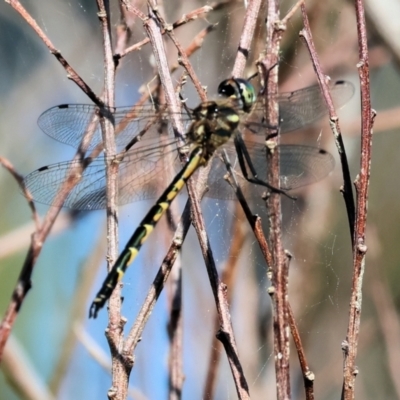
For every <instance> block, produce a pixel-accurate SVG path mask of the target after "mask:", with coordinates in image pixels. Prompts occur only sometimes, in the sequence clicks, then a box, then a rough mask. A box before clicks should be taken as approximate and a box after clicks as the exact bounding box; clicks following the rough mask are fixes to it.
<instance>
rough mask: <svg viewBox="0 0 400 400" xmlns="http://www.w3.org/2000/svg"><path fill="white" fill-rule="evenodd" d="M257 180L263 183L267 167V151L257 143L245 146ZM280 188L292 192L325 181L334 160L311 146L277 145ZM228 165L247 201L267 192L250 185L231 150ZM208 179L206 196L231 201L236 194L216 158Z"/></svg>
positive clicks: (231, 149) (222, 166) (223, 166)
mask: <svg viewBox="0 0 400 400" xmlns="http://www.w3.org/2000/svg"><path fill="white" fill-rule="evenodd" d="M246 147H247V148H248V150H249V153H250V155H251V159H252V161H253V164H254V167H255V168H256V170H257V173H258V177H259V178H260V179H262V180H265V179H266V177H267V171H268V164H267V159H266V149H265V147H264V146H262V145H260V144H258V143H251V144H250V143H246ZM279 149H280V184H281V189H284V190H291V189H296V188H299V187H301V186H305V185H310V184H311V183H315V182H317V181H319V180H321V179H323V178H325V177H326V176H327V175H328V174H329V173H330V172H331V171H332V170H333V168H334V166H335V160H334V158H333V156H332V155H331V154H329V153H328V152H326V151H325V150H321V149H319V148H317V147H312V146H301V145H280V146H279ZM226 150H227V153H228V156H229V159H230V162H231V164H232V166H233V168H234V170H235V173H236V177H237V180H238V183H239V185H240V187H241V188H242V190H243V192H244V194H245V196H246V198H252V197H257V196H258V197H259V196H260V195H261V193H262V192H265V190H266V188H265V187H263V186H259V185H255V184H252V183H249V182H247V181H246V180H245V178H244V177H243V175H242V172H241V170H240V167H239V164H238V161H237V154H236V151H235V149H234V148H233V147H227V148H226ZM212 163H213V164H212V166H211V169H210V175H209V179H208V185H209V191H208V192H207V194H206V196H208V197H212V198H217V199H225V200H234V199H236V197H235V194H234V192H233V190H232V188H231V187H230V185H229V184H228V183H227V182H226V181H225V179H224V175H225V174H226V166H225V164H224V163H223V162H222V161H221V159H220V158H219V157H214V159H213V160H212Z"/></svg>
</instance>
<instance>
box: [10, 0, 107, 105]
mask: <svg viewBox="0 0 400 400" xmlns="http://www.w3.org/2000/svg"><path fill="white" fill-rule="evenodd" d="M5 2H6V3H8V4H10V6H11V7H12V8H14V10H15V11H17V12H18V13H19V14H20V15H21V17H22V18H23V19H24V20H25V21H26V22H27V23H28V25H30V27H31V28H32V29H33V30H34V31H35V33H36V34H37V35H38V36H39V37H40V39H42V41H43V43H44V44H45V45H46V46H47V48H48V49H49V50H50V53H51V54H53V56H54V57H56V59H57V60H58V62H59V63H60V64H61V65H62V66H63V67H64V69H65V71H66V73H67V78H68V79H70V80H71V81H73V82H74V83H75V84H76V85H78V86H79V87H80V88H81V89H82V91H83V92H84V93H86V95H87V96H88V97H89V98H90V99H91V100H92V101H93V103H95V104H96V105H98V106H99V107H104V103H103V102H102V101H101V99H100V98H99V97H97V96H96V94H95V93H94V92H93V90H92V89H91V88H90V87H89V85H87V84H86V82H85V81H84V80H83V79H82V78H81V76H80V75H78V73H77V72H76V71H75V70H74V69H73V68H72V67H71V66H70V65H69V63H68V62H67V60H66V59H65V58H64V57H63V55H62V54H61V53H60V52H59V51H58V50H57V49H56V48H55V47H54V45H53V43H51V41H50V39H49V38H48V37H47V36H46V34H45V33H44V32H43V30H42V29H41V28H40V26H39V25H38V24H37V23H36V21H35V20H34V19H33V18H32V17H31V15H30V14H29V13H28V11H26V10H25V8H24V7H23V6H22V5H21V3H20V2H19V1H18V0H5Z"/></svg>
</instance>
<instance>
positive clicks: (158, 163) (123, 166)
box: [25, 79, 354, 318]
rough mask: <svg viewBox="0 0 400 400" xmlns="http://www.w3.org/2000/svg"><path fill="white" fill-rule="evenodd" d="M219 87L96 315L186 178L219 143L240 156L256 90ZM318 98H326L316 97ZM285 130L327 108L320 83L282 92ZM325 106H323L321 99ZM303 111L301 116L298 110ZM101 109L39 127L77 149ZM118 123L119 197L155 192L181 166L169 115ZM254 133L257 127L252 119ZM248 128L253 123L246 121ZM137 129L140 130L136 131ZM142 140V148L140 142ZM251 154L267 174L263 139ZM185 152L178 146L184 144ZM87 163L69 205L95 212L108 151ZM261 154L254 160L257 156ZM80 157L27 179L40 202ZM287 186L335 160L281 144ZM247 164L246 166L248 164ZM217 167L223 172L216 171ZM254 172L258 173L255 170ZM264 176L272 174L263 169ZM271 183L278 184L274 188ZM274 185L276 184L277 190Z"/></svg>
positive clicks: (243, 85) (214, 193) (340, 97)
mask: <svg viewBox="0 0 400 400" xmlns="http://www.w3.org/2000/svg"><path fill="white" fill-rule="evenodd" d="M332 92H333V96H334V98H336V99H337V102H338V103H339V105H340V104H344V102H346V101H347V100H348V99H349V98H350V97H351V96H352V94H353V92H354V87H353V86H352V85H351V84H350V83H349V82H346V81H337V82H336V83H335V84H334V85H333V86H332ZM219 93H220V94H222V95H223V96H225V97H226V99H224V100H216V101H208V102H205V103H201V104H200V105H199V106H198V107H196V108H195V109H193V110H191V111H190V112H189V117H187V120H188V121H190V126H189V128H188V130H187V135H186V142H187V143H186V144H185V148H186V150H187V146H189V156H188V158H187V161H186V163H185V164H184V166H183V167H182V166H181V167H180V170H179V172H178V173H176V174H175V177H174V178H173V179H172V182H171V183H170V185H169V186H168V187H167V188H166V189H165V190H164V192H163V193H162V194H161V196H160V197H159V198H158V200H157V201H156V203H155V205H154V206H153V207H152V208H151V209H150V211H149V212H148V213H147V215H146V216H145V218H144V219H143V221H142V222H141V223H140V225H139V227H138V228H137V229H136V230H135V232H134V234H133V235H132V237H131V239H130V240H129V241H128V243H127V245H126V247H125V248H124V250H123V251H122V252H121V254H120V256H119V257H118V259H117V261H116V263H115V264H114V266H113V267H112V269H111V271H110V273H109V274H108V276H107V277H106V279H105V280H104V282H103V285H102V287H101V289H100V290H99V292H98V293H97V296H96V298H95V300H94V301H93V303H92V305H91V308H90V314H89V316H90V317H94V318H95V317H96V316H97V314H98V312H99V310H100V309H101V308H102V307H103V306H104V304H105V302H106V301H107V300H108V298H109V297H110V295H111V293H112V291H113V290H114V288H115V286H116V285H117V283H118V281H119V280H120V279H121V278H122V276H123V275H124V273H125V271H126V268H127V267H128V265H129V264H131V263H132V262H133V260H134V258H135V257H136V255H137V254H138V252H139V250H140V248H141V246H142V245H143V243H144V242H145V241H146V240H147V238H148V236H149V234H150V233H151V231H152V230H153V229H154V227H155V226H156V224H157V222H158V221H159V219H160V218H161V216H162V215H163V214H164V213H165V211H166V210H167V209H168V208H169V206H170V204H171V202H172V201H173V200H174V199H175V197H176V196H177V194H178V193H179V192H180V191H181V190H182V188H183V187H184V186H185V183H186V181H187V180H188V179H189V178H190V177H191V176H192V175H193V174H194V173H195V172H196V171H197V170H198V169H199V167H200V166H203V165H205V164H207V163H208V162H209V160H210V159H212V156H213V155H214V153H215V152H216V151H217V149H220V148H221V147H222V148H225V149H226V151H227V152H228V153H231V154H236V151H237V150H238V144H237V143H240V141H239V142H235V144H236V146H235V145H234V144H232V143H229V142H230V139H231V138H232V137H235V139H236V138H238V137H241V136H240V135H239V134H237V135H236V134H235V133H236V132H238V128H242V127H241V125H242V123H241V121H242V120H243V116H244V115H245V114H246V115H247V114H249V113H253V112H255V111H257V110H255V109H256V106H255V104H257V96H256V95H255V90H254V88H253V87H252V85H251V84H250V83H249V82H248V81H245V80H241V79H230V80H226V81H224V82H223V83H221V85H220V87H219ZM316 99H319V100H320V101H319V102H318V101H316ZM279 104H280V108H281V111H280V129H281V131H282V132H283V133H285V132H289V131H292V130H295V129H298V128H302V127H304V126H307V125H309V124H311V123H313V122H314V121H315V120H317V119H319V118H320V117H321V116H323V115H324V114H325V113H326V110H325V107H324V106H323V100H322V97H321V94H320V92H319V88H318V87H317V86H313V87H309V88H305V89H301V90H299V91H295V92H292V93H287V94H284V95H280V97H279ZM321 104H322V105H321ZM298 113H300V116H299V114H298ZM96 115H98V110H97V109H96V107H95V106H90V105H61V106H56V107H53V108H51V109H49V110H47V111H45V112H44V113H43V114H42V115H41V116H40V117H39V121H38V123H39V126H40V127H41V128H42V129H43V130H44V131H45V133H47V134H49V135H50V136H52V137H53V138H54V139H56V140H59V141H62V142H64V143H66V144H69V145H72V146H74V147H78V146H79V143H80V141H81V140H82V137H83V135H84V133H85V131H86V130H87V127H88V126H89V125H90V124H91V123H93V121H94V120H95V119H96ZM112 115H113V118H114V123H115V126H116V144H117V147H118V148H123V150H122V151H121V152H120V154H121V158H120V160H119V161H120V168H119V194H120V196H119V197H120V203H121V204H125V203H127V202H132V201H137V200H142V199H147V198H154V197H156V193H157V189H158V188H159V187H160V186H161V187H162V186H163V184H162V183H163V182H165V176H164V172H165V171H166V169H167V167H168V166H170V165H171V155H172V154H175V156H172V161H173V162H172V164H175V160H176V159H177V158H178V157H176V150H177V141H176V140H175V139H171V138H170V137H169V136H168V135H164V137H162V138H161V139H160V128H159V127H160V120H161V122H162V123H163V124H165V123H166V122H167V121H168V118H169V117H170V115H169V114H168V113H166V112H163V111H161V113H159V114H158V115H157V114H156V113H155V112H154V108H153V107H151V108H150V107H147V106H144V107H140V108H129V109H126V108H117V109H116V110H115V112H114V113H113V114H112ZM250 125H251V128H249V130H250V132H254V123H251V124H250ZM243 127H244V128H246V125H245V124H244V125H243ZM135 133H136V135H135ZM160 140H161V144H160ZM133 144H135V146H133ZM101 145H102V141H101V136H100V130H99V129H98V128H96V129H95V131H94V135H93V137H92V139H91V142H90V144H89V147H88V151H92V152H95V151H96V149H98V148H100V149H101ZM245 146H246V152H247V154H249V156H250V162H253V163H254V165H253V166H252V167H250V169H254V170H255V171H257V173H259V174H261V173H263V172H264V171H266V170H267V166H266V158H265V149H264V148H263V146H262V145H260V143H257V142H251V141H246V144H245ZM178 150H179V149H178ZM216 159H217V158H216V157H215V158H214V159H213V161H212V163H213V165H212V166H211V174H210V177H209V180H208V185H209V188H210V190H209V192H208V196H210V197H217V198H224V199H225V198H226V199H230V198H231V196H232V195H227V193H228V191H227V190H226V189H221V187H222V186H223V185H222V183H221V180H222V177H221V176H222V175H223V174H222V173H221V166H218V165H214V163H215V161H216ZM85 160H86V161H85V162H84V164H85V167H86V168H85V170H84V171H83V173H82V177H81V180H80V182H79V183H78V184H77V185H76V186H75V188H74V189H73V190H72V191H71V192H70V194H69V196H68V197H67V199H66V201H65V203H64V205H65V206H66V207H69V208H72V209H79V210H91V209H96V208H104V207H105V172H104V171H105V166H104V157H103V156H101V155H97V156H95V157H93V156H88V157H87V158H86V159H85ZM252 160H254V161H252ZM74 163H75V162H71V161H69V162H64V163H57V164H52V165H49V166H45V167H42V168H39V169H38V170H36V171H34V172H32V173H31V174H29V175H28V176H27V177H26V178H25V184H26V187H27V188H28V189H29V190H30V191H31V193H32V194H33V197H34V199H35V200H36V201H38V202H43V203H47V204H51V203H52V202H53V199H54V197H55V195H56V194H57V192H58V190H59V188H60V185H61V184H62V182H63V180H64V178H65V176H66V174H67V173H68V171H70V170H71V168H72V167H74V165H73V164H74ZM280 163H281V169H282V171H281V177H280V181H281V186H282V189H283V190H290V189H293V188H296V187H299V186H302V185H305V184H309V183H312V182H315V181H317V180H319V179H322V178H323V177H324V176H326V175H327V174H328V173H329V172H330V171H331V170H332V169H333V166H334V161H333V157H332V156H331V155H330V154H329V153H327V152H326V151H324V150H322V149H319V148H315V147H311V146H300V145H292V146H290V145H286V146H285V145H281V146H280ZM241 167H242V166H241ZM215 171H217V173H216V172H215ZM253 175H254V174H253ZM263 176H266V174H265V175H263ZM242 177H243V178H244V179H243V182H244V181H245V180H249V181H250V182H254V179H255V183H258V184H259V185H261V186H262V185H263V183H264V184H265V186H267V187H270V186H269V185H268V183H266V182H264V181H261V180H258V178H257V177H256V175H254V177H253V180H251V179H249V178H248V176H247V174H246V173H244V172H242ZM270 188H271V187H270ZM272 189H273V188H272Z"/></svg>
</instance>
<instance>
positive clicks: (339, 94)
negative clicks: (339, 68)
mask: <svg viewBox="0 0 400 400" xmlns="http://www.w3.org/2000/svg"><path fill="white" fill-rule="evenodd" d="M330 90H331V94H332V98H333V102H334V104H335V106H336V107H338V108H340V107H342V106H343V105H344V104H346V103H347V102H348V101H349V100H350V99H351V98H352V97H353V95H354V92H355V89H354V85H353V84H352V83H350V82H347V81H343V80H341V81H336V82H334V83H332V84H331V87H330ZM278 102H279V118H280V129H281V132H282V133H285V132H291V131H294V130H297V129H301V128H305V127H306V126H308V125H311V124H312V123H314V122H316V121H318V120H319V119H321V118H322V117H324V116H325V115H326V114H327V108H326V105H325V100H324V98H323V95H322V93H321V90H320V88H319V86H318V85H315V86H309V87H307V88H304V89H300V90H296V91H294V92H291V93H283V94H281V95H280V96H279V97H278Z"/></svg>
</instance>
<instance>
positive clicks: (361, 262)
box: [342, 0, 375, 400]
mask: <svg viewBox="0 0 400 400" xmlns="http://www.w3.org/2000/svg"><path fill="white" fill-rule="evenodd" d="M354 3H355V9H356V18H357V34H358V49H359V59H360V61H359V63H358V64H357V66H358V73H359V76H360V87H361V159H360V172H359V174H358V175H357V178H356V180H355V183H354V184H355V188H356V195H357V212H356V220H355V229H354V243H353V244H354V245H353V278H352V288H351V300H350V315H349V323H348V329H347V337H346V348H345V351H344V371H343V392H342V398H343V399H345V400H351V399H354V398H355V392H354V391H355V380H356V376H357V372H358V369H357V367H356V356H357V347H358V339H359V332H360V321H361V304H362V283H363V276H364V269H365V254H366V252H367V245H366V244H365V230H366V226H367V203H368V189H369V179H370V174H371V150H372V127H373V120H374V117H375V113H374V112H373V110H372V108H371V97H370V81H369V59H368V45H367V30H366V26H365V12H364V5H363V2H362V0H355V2H354Z"/></svg>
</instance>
